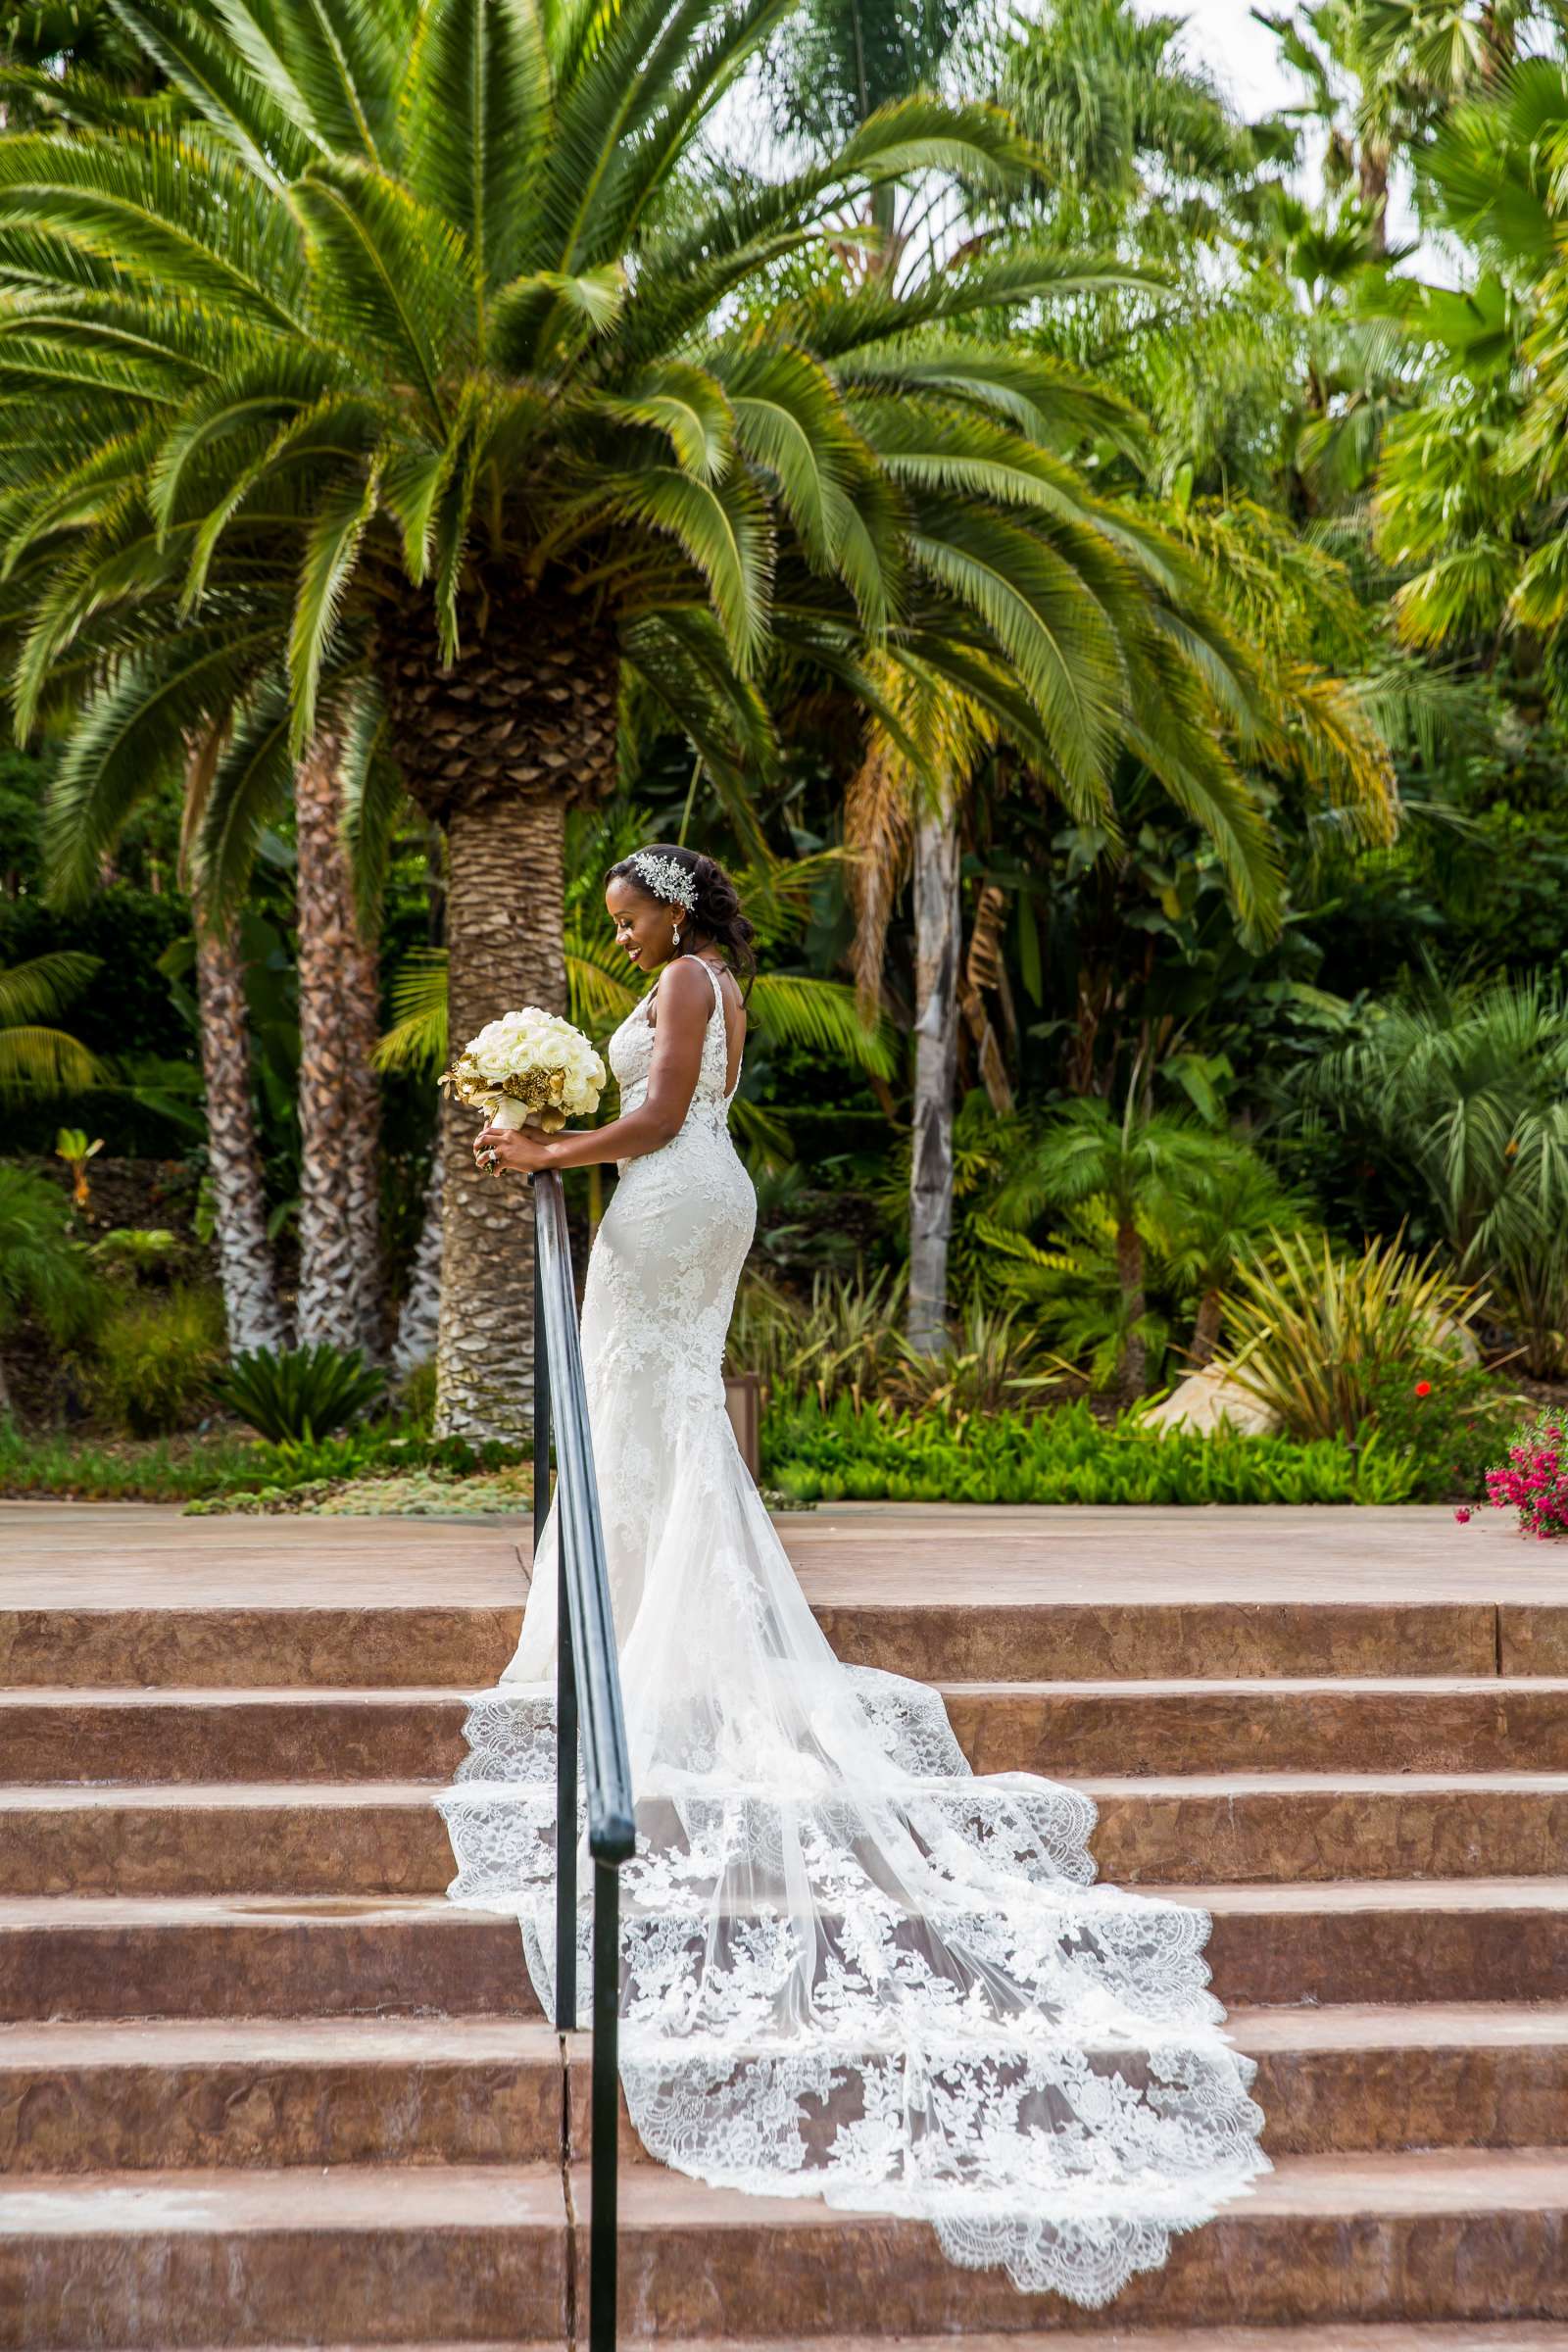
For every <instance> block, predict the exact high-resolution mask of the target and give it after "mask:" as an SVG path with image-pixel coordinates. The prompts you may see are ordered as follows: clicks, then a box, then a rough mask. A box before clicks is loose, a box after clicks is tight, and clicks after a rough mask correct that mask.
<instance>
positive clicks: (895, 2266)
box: [0, 2150, 1568, 2352]
mask: <svg viewBox="0 0 1568 2352" xmlns="http://www.w3.org/2000/svg"><path fill="white" fill-rule="evenodd" d="M572 2194H573V2202H574V2210H575V2211H576V2213H577V2214H578V2215H579V2216H583V2215H586V2214H587V2213H588V2211H589V2187H588V2180H587V2176H586V2173H579V2174H577V2175H576V2176H574V2179H573V2183H572ZM578 2231H579V2236H578V2266H579V2275H580V2276H585V2273H586V2263H585V2256H586V2234H587V2232H586V2225H585V2223H583V2222H581V2221H579V2224H578ZM619 2256H620V2260H619V2277H620V2314H621V2333H622V2337H623V2340H626V2341H643V2342H646V2341H658V2342H661V2343H671V2342H681V2343H686V2344H691V2343H693V2342H694V2341H696V2342H701V2341H704V2340H708V2341H712V2340H713V2339H719V2340H722V2339H723V2338H724V2337H726V2336H731V2335H735V2336H741V2337H744V2338H746V2339H749V2340H750V2339H755V2338H757V2337H759V2336H761V2337H771V2338H773V2339H774V2340H775V2341H777V2339H778V2338H779V2336H780V2333H781V2331H784V2330H793V2331H794V2332H795V2335H796V2338H797V2340H799V2341H802V2342H806V2343H809V2344H810V2345H812V2347H813V2352H814V2347H816V2346H822V2345H827V2344H840V2343H842V2342H843V2340H844V2339H845V2337H846V2336H853V2335H861V2336H866V2337H869V2338H871V2339H872V2340H873V2341H876V2342H879V2343H880V2342H885V2341H887V2339H889V2338H896V2337H898V2336H901V2335H903V2336H907V2335H919V2334H921V2333H925V2334H931V2333H935V2334H937V2335H938V2336H941V2335H947V2336H950V2337H951V2336H954V2335H964V2336H967V2337H968V2338H969V2340H970V2341H971V2342H972V2341H973V2338H974V2336H975V2335H976V2334H977V2333H979V2332H980V2331H982V2330H985V2329H992V2330H995V2331H997V2332H998V2333H1000V2334H1003V2335H1005V2336H1007V2335H1010V2336H1012V2337H1013V2338H1014V2339H1016V2338H1018V2337H1020V2336H1022V2335H1024V2334H1026V2333H1033V2332H1038V2333H1044V2334H1052V2335H1054V2334H1056V2333H1058V2332H1061V2333H1067V2334H1069V2335H1070V2334H1071V2333H1074V2332H1076V2333H1078V2334H1080V2335H1088V2336H1098V2337H1099V2338H1100V2340H1101V2341H1104V2340H1106V2338H1107V2337H1108V2338H1109V2339H1110V2340H1112V2341H1113V2340H1114V2337H1115V2334H1116V2332H1117V2331H1118V2330H1121V2329H1123V2328H1126V2327H1137V2325H1138V2324H1139V2323H1141V2322H1147V2323H1157V2324H1158V2325H1161V2326H1163V2327H1166V2328H1167V2329H1168V2328H1169V2327H1172V2326H1176V2327H1202V2326H1216V2327H1224V2326H1228V2327H1251V2328H1263V2327H1280V2326H1289V2325H1291V2324H1293V2323H1300V2322H1311V2323H1317V2324H1326V2323H1328V2322H1329V2321H1331V2320H1332V2321H1335V2322H1338V2323H1341V2324H1347V2323H1348V2324H1354V2323H1373V2322H1385V2323H1392V2322H1413V2321H1446V2322H1458V2321H1464V2320H1476V2321H1483V2322H1487V2323H1495V2322H1496V2321H1499V2320H1507V2319H1514V2318H1517V2319H1529V2320H1538V2321H1539V2320H1562V2319H1568V2156H1565V2155H1564V2154H1562V2153H1561V2152H1553V2153H1542V2152H1540V2151H1535V2150H1519V2151H1507V2152H1500V2153H1499V2152H1488V2153H1485V2154H1477V2153H1476V2152H1474V2151H1471V2150H1464V2151H1461V2152H1459V2153H1458V2154H1446V2153H1436V2154H1418V2155H1404V2156H1363V2157H1360V2158H1344V2157H1333V2158H1322V2157H1299V2158H1296V2159H1293V2160H1291V2161H1290V2162H1288V2163H1286V2164H1282V2165H1281V2166H1280V2167H1279V2168H1278V2169H1277V2170H1276V2171H1275V2172H1274V2173H1272V2174H1270V2175H1268V2176H1266V2177H1265V2178H1264V2179H1262V2180H1259V2181H1258V2182H1257V2183H1256V2184H1255V2188H1254V2190H1253V2192H1252V2193H1251V2194H1250V2195H1249V2196H1245V2197H1242V2198H1240V2199H1238V2200H1237V2201H1236V2202H1235V2203H1233V2204H1231V2205H1229V2206H1227V2207H1226V2208H1225V2209H1224V2210H1223V2211H1222V2212H1221V2213H1220V2214H1219V2215H1218V2216H1217V2217H1216V2218H1215V2219H1214V2220H1213V2221H1212V2222H1210V2223H1208V2224H1207V2225H1206V2226H1205V2227H1204V2228H1202V2229H1197V2230H1193V2231H1190V2232H1188V2233H1187V2234H1186V2235H1184V2236H1182V2237H1181V2238H1179V2239H1178V2240H1177V2241H1176V2243H1175V2244H1174V2245H1173V2247H1172V2249H1171V2256H1170V2260H1169V2262H1168V2264H1167V2265H1166V2267H1165V2268H1164V2269H1162V2270H1158V2271H1154V2272H1150V2273H1144V2274H1142V2275H1141V2276H1139V2277H1138V2278H1134V2279H1132V2280H1131V2281H1130V2282H1129V2283H1128V2285H1127V2286H1126V2287H1125V2288H1124V2289H1123V2290H1122V2292H1121V2293H1120V2294H1119V2295H1118V2296H1117V2297H1116V2299H1115V2301H1114V2302H1113V2303H1112V2304H1109V2305H1107V2306H1105V2307H1104V2308H1103V2310H1102V2311H1101V2312H1099V2313H1086V2312H1085V2311H1083V2310H1082V2309H1081V2308H1080V2307H1077V2306H1074V2305H1071V2304H1068V2303H1066V2302H1064V2301H1063V2300H1062V2299H1061V2298H1060V2297H1058V2296H1055V2295H1050V2294H1044V2295H1023V2294H1020V2292H1019V2291H1018V2289H1017V2288H1015V2287H1014V2286H1013V2285H1012V2283H1011V2281H1010V2280H1009V2279H1008V2278H1006V2277H1005V2274H1004V2273H1002V2272H999V2271H994V2270H987V2271H970V2270H965V2269H962V2268H959V2267H958V2266H957V2265H956V2264H954V2263H951V2262H949V2261H948V2260H947V2258H946V2257H945V2256H944V2254H943V2253H942V2250H941V2248H940V2246H939V2245H938V2243H937V2240H936V2237H935V2234H934V2232H933V2231H932V2230H931V2229H929V2228H928V2227H927V2226H926V2225H925V2224H923V2223H909V2222H897V2221H890V2220H888V2219H887V2218H885V2217H883V2216H879V2215H859V2214H850V2213H843V2212H836V2211H832V2210H830V2209H829V2208H827V2207H825V2206H823V2205H822V2204H821V2203H820V2202H819V2201H818V2200H816V2199H815V2198H799V2199H797V2198H793V2197H791V2198H773V2197H766V2198H760V2197H749V2196H742V2195H739V2194H737V2193H734V2192H731V2191H727V2190H716V2189H711V2188H709V2187H707V2186H706V2185H705V2184H704V2183H701V2182H698V2181H693V2180H687V2179H685V2178H684V2177H683V2176H681V2175H679V2174H675V2173H671V2172H668V2171H666V2170H665V2168H664V2167H662V2166H659V2165H642V2166H632V2167H628V2168H627V2170H626V2172H625V2173H624V2175H623V2177H622V2180H621V2186H620V2233H619ZM566 2292H567V2281H566V2275H565V2264H564V2205H563V2191H562V2180H561V2175H560V2172H559V2170H558V2169H557V2168H555V2167H547V2166H538V2167H512V2166H498V2165H489V2166H477V2167H475V2166H465V2165H451V2166H442V2167H403V2168H380V2167H363V2168H362V2167H357V2166H354V2167H341V2168H337V2169H334V2170H330V2171H326V2172H320V2171H318V2170H316V2169H315V2168H306V2167H300V2168H296V2169H293V2170H289V2171H281V2172H278V2171H270V2172H264V2171H256V2172H236V2173H229V2174H223V2173H217V2174H214V2173H204V2172H194V2173H193V2172H168V2173H153V2174H147V2173H140V2174H124V2173H120V2174H103V2175H99V2176H97V2177H96V2178H94V2179H91V2180H73V2179H61V2178H59V2177H47V2176H46V2177H40V2178H38V2179H36V2180H32V2181H30V2182H28V2183H27V2184H26V2185H25V2186H23V2187H21V2188H14V2189H12V2190H10V2191H8V2193H7V2196H6V2199H5V2203H4V2206H3V2208H0V2345H5V2346H7V2347H12V2346H15V2347H19V2348H21V2347H26V2352H55V2348H57V2347H58V2348H65V2347H75V2346H79V2345H83V2344H87V2343H100V2344H106V2343H114V2344H118V2345H120V2346H123V2347H125V2348H126V2352H138V2348H143V2347H145V2348H147V2352H152V2348H153V2347H157V2348H159V2352H172V2348H174V2347H185V2346H198V2345H200V2346H211V2347H217V2346H221V2345H227V2344H237V2343H243V2344H250V2345H256V2344H259V2343H266V2342H268V2341H270V2340H274V2339H277V2340H281V2341H283V2342H285V2343H286V2342H315V2343H318V2344H319V2343H322V2342H332V2341H334V2340H336V2341H339V2342H345V2341H348V2340H350V2339H351V2338H357V2339H358V2340H359V2341H361V2342H362V2343H363V2342H367V2341H369V2342H376V2343H404V2344H407V2343H408V2342H410V2341H411V2340H413V2341H418V2340H421V2339H424V2338H430V2337H439V2338H441V2339H443V2340H445V2341H448V2342H454V2343H471V2342H473V2341H474V2340H475V2339H478V2340H482V2341H489V2342H492V2343H494V2342H495V2341H497V2340H498V2339H508V2338H510V2340H512V2341H513V2342H515V2341H516V2340H517V2338H518V2336H519V2335H521V2336H522V2337H524V2338H530V2337H531V2338H533V2339H535V2340H538V2341H549V2340H551V2339H552V2337H554V2338H555V2339H556V2340H562V2339H564V2337H565V2334H566ZM581 2321H582V2314H581V2310H580V2308H579V2313H578V2335H579V2340H580V2339H581V2332H582V2329H581ZM802 2330H804V2333H803V2332H802Z"/></svg>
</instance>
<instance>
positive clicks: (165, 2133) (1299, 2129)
mask: <svg viewBox="0 0 1568 2352" xmlns="http://www.w3.org/2000/svg"><path fill="white" fill-rule="evenodd" d="M1227 2031H1228V2033H1229V2034H1230V2037H1231V2039H1232V2040H1233V2041H1234V2042H1235V2043H1236V2044H1237V2046H1238V2047H1239V2048H1240V2049H1243V2050H1246V2051H1248V2052H1250V2054H1251V2055H1252V2056H1253V2057H1254V2058H1255V2059H1256V2060H1257V2065H1258V2074H1257V2082H1256V2085H1255V2089H1254V2096H1255V2097H1256V2098H1257V2100H1258V2102H1259V2104H1260V2105H1261V2107H1262V2108H1263V2111H1264V2113H1265V2115H1266V2116H1267V2118H1268V2130H1267V2131H1266V2133H1265V2135H1264V2145H1265V2147H1266V2148H1267V2149H1268V2151H1269V2153H1270V2154H1271V2155H1272V2156H1275V2157H1282V2156H1291V2155H1324V2154H1334V2153H1346V2152H1349V2151H1353V2150H1362V2149H1388V2150H1396V2149H1401V2148H1423V2147H1478V2148H1479V2147H1545V2146H1550V2145H1555V2144H1558V2143H1559V2142H1562V2141H1564V2140H1568V2005H1563V2004H1558V2005H1556V2006H1551V2005H1545V2004H1543V2005H1534V2004H1531V2005H1523V2004H1521V2005H1515V2006H1509V2005H1507V2004H1494V2005H1486V2004H1482V2003H1477V2004H1475V2005H1474V2006H1473V2007H1466V2006H1450V2007H1446V2008H1444V2007H1439V2006H1436V2005H1433V2006H1423V2007H1414V2008H1406V2009H1397V2008H1366V2007H1363V2008H1350V2007H1346V2008H1331V2009H1322V2010H1302V2009H1295V2010H1290V2009H1287V2010H1239V2011H1237V2012H1235V2013H1234V2014H1233V2015H1232V2016H1231V2018H1230V2020H1229V2023H1228V2027H1227ZM568 2047H569V2052H570V2058H569V2064H570V2074H571V2097H572V2114H573V2119H574V2120H573V2127H572V2129H573V2134H574V2138H575V2140H576V2142H577V2143H578V2144H586V2141H587V2137H588V2113H589V2104H588V2101H589V2070H590V2066H591V2056H592V2045H591V2042H590V2040H589V2037H588V2036H587V2035H586V2034H576V2035H572V2036H569V2037H568ZM564 2124H565V2113H564V2101H563V2076H562V2054H561V2041H560V2038H559V2037H558V2036H557V2034H555V2033H554V2031H553V2030H552V2029H551V2028H550V2027H548V2026H546V2025H544V2024H543V2023H536V2022H533V2021H529V2020H525V2019H510V2018H506V2019H497V2018H451V2019H446V2018H438V2019H428V2018H408V2019H390V2018H389V2019H337V2018H302V2019H291V2020H272V2019H256V2018H239V2019H232V2020H229V2019H216V2020H196V2021H191V2020H186V2019H155V2020H142V2021H139V2022H138V2023H135V2024H128V2023H121V2022H118V2021H114V2020H109V2021H102V2022H87V2023H72V2022H62V2023H56V2024H49V2025H41V2026H22V2025H19V2026H7V2027H0V2172H4V2173H6V2174H8V2175H10V2176H11V2177H13V2178H21V2177H23V2176H25V2175H27V2174H33V2173H73V2174H81V2173H92V2172H115V2171H120V2170H125V2171H131V2170H142V2169H153V2170H178V2169H181V2168H189V2167H212V2168H217V2167H234V2166H252V2167H254V2166H263V2167H277V2166H280V2165H296V2164H307V2165H312V2164H314V2165H325V2164H333V2165H337V2164H481V2163H522V2162H534V2161H540V2162H543V2161H547V2160H548V2159H549V2158H550V2157H551V2156H552V2155H558V2154H559V2153H560V2150H561V2147H562V2135H563V2131H564ZM621 2153H622V2156H623V2158H624V2160H625V2161H627V2162H629V2163H642V2162H647V2161H650V2160H649V2158H648V2156H647V2151H646V2150H645V2149H644V2147H643V2144H642V2142H641V2141H640V2140H639V2139H638V2137H637V2135H636V2133H635V2132H634V2131H632V2129H631V2125H630V2123H629V2121H628V2120H627V2118H626V2116H625V2114H624V2111H622V2118H621Z"/></svg>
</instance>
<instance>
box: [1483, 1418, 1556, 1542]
mask: <svg viewBox="0 0 1568 2352" xmlns="http://www.w3.org/2000/svg"><path fill="white" fill-rule="evenodd" d="M1487 1500H1488V1501H1489V1502H1490V1503H1492V1504H1493V1505H1494V1507H1495V1509H1497V1510H1499V1511H1505V1510H1514V1511H1517V1512H1518V1514H1519V1533H1520V1534H1521V1535H1522V1536H1535V1537H1537V1538H1539V1539H1540V1540H1541V1541H1542V1542H1544V1541H1545V1539H1546V1538H1547V1537H1549V1536H1568V1416H1565V1415H1564V1413H1563V1410H1562V1408H1561V1406H1560V1405H1552V1406H1549V1407H1548V1408H1547V1409H1546V1410H1545V1411H1544V1412H1540V1413H1538V1414H1537V1415H1536V1417H1535V1419H1534V1420H1533V1421H1528V1422H1526V1423H1525V1425H1524V1426H1523V1428H1520V1429H1516V1430H1515V1431H1514V1432H1513V1435H1512V1437H1511V1438H1510V1439H1509V1441H1508V1451H1507V1456H1506V1458H1505V1459H1504V1460H1503V1461H1501V1462H1498V1463H1496V1464H1495V1466H1494V1467H1493V1468H1492V1469H1490V1470H1488V1472H1487Z"/></svg>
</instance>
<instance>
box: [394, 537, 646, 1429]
mask: <svg viewBox="0 0 1568 2352" xmlns="http://www.w3.org/2000/svg"><path fill="white" fill-rule="evenodd" d="M465 624H466V625H465V627H464V630H463V647H464V651H463V653H462V655H461V657H460V659H459V661H458V662H456V663H455V664H452V665H448V664H447V663H446V662H445V661H444V658H443V653H442V649H441V646H440V643H439V640H438V638H437V635H436V629H435V623H434V618H433V615H432V613H431V611H430V609H429V607H428V606H427V605H426V604H425V603H424V602H423V601H422V600H409V601H406V602H404V603H403V604H401V605H400V606H398V607H397V608H389V609H388V611H387V612H386V613H385V614H384V615H383V616H382V619H381V622H380V634H379V644H378V649H377V651H378V662H379V668H380V674H381V683H382V686H383V689H384V691H385V694H386V699H387V710H388V712H389V715H390V717H391V721H392V732H393V739H394V741H395V742H396V744H397V747H398V760H399V764H400V765H401V767H402V769H403V778H404V782H405V783H406V784H407V786H408V788H409V791H410V792H411V794H412V795H413V797H414V799H415V800H416V801H417V803H418V805H419V807H420V808H421V809H423V810H424V812H425V814H426V815H427V816H430V817H432V818H434V819H435V820H436V822H438V823H440V824H442V825H444V826H445V827H446V833H447V925H446V928H447V954H448V984H447V985H448V1018H449V1022H450V1031H451V1039H452V1045H453V1050H454V1052H458V1051H461V1049H462V1048H463V1046H465V1045H466V1043H467V1041H468V1039H469V1038H470V1037H472V1035H473V1034H474V1031H475V1030H476V1029H480V1028H482V1027H483V1025H484V1023H485V1022H486V1021H488V1020H492V1019H493V1018H494V1017H495V1015H496V1014H497V1013H500V1012H506V1011H510V1010H513V1009H515V1007H517V1006H519V1005H543V1006H544V1008H545V1009H546V1011H549V1012H564V1011H565V1009H566V959H565V947H564V908H563V904H562V897H563V874H562V869H563V865H564V845H565V820H566V808H567V804H568V802H570V801H574V800H593V799H597V798H600V797H602V796H603V795H604V794H605V793H607V792H609V791H611V790H613V785H614V781H615V747H616V735H617V728H618V724H619V703H620V649H619V644H618V641H617V639H616V636H615V632H614V629H613V626H612V624H611V623H610V622H609V621H608V620H607V619H606V618H605V617H604V616H603V615H602V614H598V613H595V611H594V609H593V607H592V605H591V604H590V603H589V602H588V601H587V600H585V599H582V598H579V597H574V596H572V595H570V594H568V593H566V587H565V583H564V582H562V581H559V580H553V579H547V580H546V581H545V582H544V583H543V584H542V585H535V584H534V583H532V582H526V583H525V582H523V581H522V580H521V579H520V578H519V577H518V575H516V574H509V573H507V572H504V571H497V572H494V573H491V574H488V575H487V576H486V578H485V582H484V595H483V597H482V598H479V599H476V600H475V603H474V605H473V607H472V608H471V609H470V610H469V611H468V612H466V614H465ZM477 1132H478V1130H477V1127H476V1125H475V1122H474V1116H473V1113H472V1112H471V1111H467V1110H465V1109H463V1107H462V1106H461V1105H460V1104H458V1103H453V1102H452V1101H451V1099H450V1097H448V1098H444V1099H443V1103H442V1108H441V1127H440V1152H441V1160H442V1168H443V1186H442V1220H441V1322H440V1336H439V1339H438V1341H437V1345H436V1417H435V1427H436V1432H437V1435H438V1436H441V1437H465V1438H478V1439H483V1438H503V1439H506V1440H509V1441H511V1442H512V1443H514V1444H520V1443H521V1442H522V1441H523V1440H525V1439H526V1438H527V1437H528V1435H529V1434H530V1430H531V1425H532V1416H533V1203H532V1199H531V1196H530V1193H529V1189H528V1187H527V1185H526V1184H525V1183H524V1182H522V1181H521V1180H520V1179H518V1178H517V1177H515V1176H493V1175H488V1174H483V1173H481V1172H480V1170H479V1169H477V1168H476V1167H475V1165H474V1159H473V1139H474V1136H475V1135H476V1133H477Z"/></svg>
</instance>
